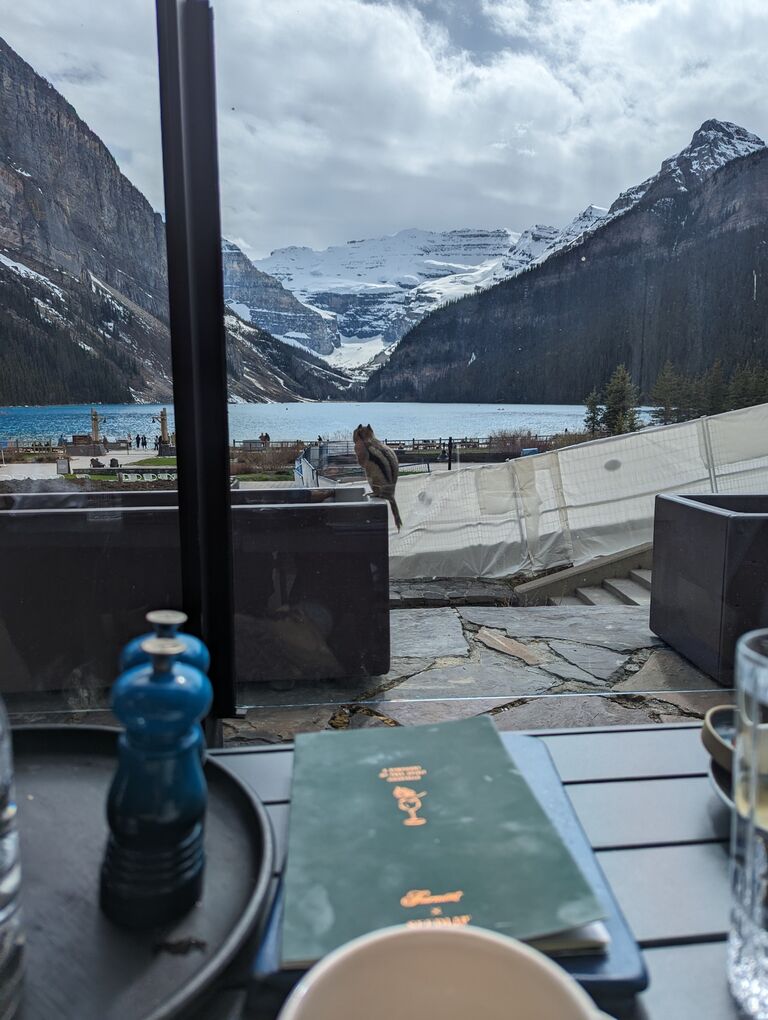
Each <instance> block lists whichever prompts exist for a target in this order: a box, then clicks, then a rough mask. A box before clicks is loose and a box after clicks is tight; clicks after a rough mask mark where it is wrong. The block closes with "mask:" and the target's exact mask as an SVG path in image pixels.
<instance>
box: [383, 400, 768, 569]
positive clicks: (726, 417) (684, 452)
mask: <svg viewBox="0 0 768 1020" xmlns="http://www.w3.org/2000/svg"><path fill="white" fill-rule="evenodd" d="M712 491H715V492H724V493H748V492H753V493H759V492H766V491H768V404H761V405H759V406H758V407H750V408H745V409H743V410H739V411H730V412H728V413H727V414H721V415H717V416H715V417H712V418H699V419H698V420H696V421H690V422H684V423H682V424H680V425H667V426H660V427H658V428H652V429H643V431H642V432H635V433H632V434H631V435H628V436H614V437H612V438H610V439H601V440H597V441H596V442H593V443H583V444H581V445H579V446H571V447H567V448H566V449H564V450H559V451H556V452H554V451H553V452H550V453H544V454H539V455H538V456H533V457H521V458H519V459H516V460H512V461H507V462H506V463H505V464H489V465H481V466H475V465H472V466H469V465H467V466H464V465H459V467H458V470H454V471H450V472H449V471H444V470H440V471H434V472H432V473H431V474H418V475H405V476H403V477H401V478H400V480H399V482H398V485H397V501H398V505H399V507H400V515H401V517H402V519H403V528H402V531H401V532H400V533H398V532H397V531H395V529H394V526H393V525H391V528H390V570H391V574H392V576H393V577H396V578H397V577H402V578H405V577H503V576H505V575H509V574H514V573H516V572H518V571H520V570H528V571H530V570H541V569H544V568H547V567H555V566H558V565H561V564H565V563H574V564H577V565H578V564H580V563H586V562H587V561H589V560H591V559H594V557H596V556H605V555H608V554H610V553H616V552H620V551H622V550H623V549H629V548H631V547H632V546H635V545H639V544H641V543H642V542H649V541H650V540H651V538H652V534H653V508H654V499H655V497H656V495H657V494H658V493H660V492H712Z"/></svg>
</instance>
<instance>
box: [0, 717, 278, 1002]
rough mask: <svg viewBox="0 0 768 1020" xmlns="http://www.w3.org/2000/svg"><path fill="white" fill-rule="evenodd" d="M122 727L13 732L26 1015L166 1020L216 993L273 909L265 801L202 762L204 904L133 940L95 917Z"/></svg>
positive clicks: (223, 771)
mask: <svg viewBox="0 0 768 1020" xmlns="http://www.w3.org/2000/svg"><path fill="white" fill-rule="evenodd" d="M119 732H120V731H119V730H116V729H109V728H106V727H81V726H22V727H18V728H16V729H14V730H13V751H14V763H15V772H16V799H17V802H18V805H19V832H20V837H21V864H22V896H23V899H22V907H23V912H24V918H25V928H26V934H27V946H26V961H25V962H26V966H25V990H24V999H23V1007H22V1010H21V1012H20V1014H19V1020H54V1018H55V1020H70V1018H71V1020H167V1018H171V1017H178V1016H179V1015H182V1014H183V1013H184V1012H185V1011H186V1010H187V1009H188V1008H189V1007H191V1006H192V1005H193V1004H194V1003H195V1002H196V1001H197V1000H198V999H199V998H200V996H201V995H202V994H203V993H204V992H205V991H207V990H208V989H210V987H211V985H212V983H213V981H214V979H215V978H216V977H217V976H218V975H219V974H220V973H221V971H222V970H223V969H224V968H225V967H226V965H227V964H228V963H229V962H230V961H231V960H232V959H233V957H234V956H235V954H236V953H237V951H238V950H239V949H240V948H241V947H242V946H243V944H244V943H245V941H246V940H247V939H248V936H249V935H250V934H251V933H252V932H253V930H254V928H255V926H256V924H257V922H258V921H259V919H260V918H261V916H262V914H263V912H264V910H265V908H266V907H267V905H268V889H269V882H270V876H271V874H272V868H273V863H274V845H273V837H272V831H271V827H270V823H269V819H268V818H267V814H266V811H265V810H264V807H263V806H262V804H261V802H260V801H259V799H258V797H257V796H256V795H255V794H254V793H253V792H251V791H250V790H249V789H248V788H247V787H246V786H245V785H244V784H243V783H241V782H240V780H239V779H237V778H236V777H235V776H234V775H233V774H232V773H231V772H230V771H229V770H228V769H227V768H226V767H225V766H224V765H223V764H222V763H220V762H218V761H215V760H213V759H210V758H209V760H208V761H207V762H206V765H205V775H206V779H207V781H208V813H207V817H206V830H205V852H206V872H205V889H204V893H203V897H202V899H201V901H200V902H199V903H198V904H197V906H196V907H194V908H193V910H192V911H190V913H189V914H187V916H186V917H184V918H182V919H181V920H180V921H177V922H175V923H173V924H171V925H169V926H166V927H164V928H163V929H158V930H156V931H150V932H142V933H138V934H137V933H135V932H129V931H125V930H123V929H121V928H118V927H117V926H115V925H113V924H112V923H111V922H110V921H109V920H108V919H107V918H106V917H105V916H104V915H103V914H102V913H101V911H100V910H99V906H98V899H99V870H100V867H101V859H102V854H103V851H104V846H105V842H106V839H107V832H108V830H107V821H106V798H107V792H108V790H109V785H110V782H111V780H112V776H113V775H114V771H115V766H116V760H117V759H116V749H117V737H118V735H119Z"/></svg>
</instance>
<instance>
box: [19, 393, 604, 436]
mask: <svg viewBox="0 0 768 1020" xmlns="http://www.w3.org/2000/svg"><path fill="white" fill-rule="evenodd" d="M164 407H165V408H166V409H167V411H168V424H169V429H170V430H171V431H173V428H174V416H173V405H172V404H170V403H167V404H97V403H93V404H53V405H36V406H32V405H30V406H26V407H19V406H6V407H0V445H3V444H5V445H7V443H8V442H9V441H13V440H15V439H20V440H32V441H38V442H39V441H43V442H44V441H52V442H54V443H55V442H57V441H58V439H59V437H60V436H64V437H65V438H71V436H72V435H74V434H84V433H90V431H91V409H92V408H93V409H95V410H97V411H98V413H99V419H100V432H101V434H102V435H105V436H106V437H107V438H108V439H112V440H113V439H120V438H125V437H126V436H127V435H129V434H130V435H131V436H135V435H136V434H137V433H138V434H140V435H146V436H147V441H148V443H151V442H152V440H153V438H154V436H155V435H157V434H158V432H159V423H158V422H157V421H155V420H154V419H157V418H159V415H160V412H161V410H162V409H163V408H164ZM584 415H585V408H584V407H583V406H582V405H580V404H507V405H502V404H495V403H472V404H453V403H447V402H446V403H423V402H411V401H375V402H363V401H339V400H333V401H331V400H322V401H291V402H290V403H281V404H278V403H269V404H241V403H237V404H229V405H228V417H229V432H230V439H231V440H232V441H234V442H241V441H243V440H248V439H258V437H259V436H260V435H261V434H262V433H263V432H267V433H269V435H270V438H271V439H273V440H280V441H294V440H300V441H302V442H312V441H314V440H316V439H317V437H318V436H322V437H323V438H324V439H347V438H351V435H352V432H353V430H354V429H355V427H356V426H357V425H358V424H360V423H362V424H367V423H368V422H370V424H371V425H372V426H373V428H374V430H375V432H376V434H377V435H378V436H379V437H380V438H382V439H388V440H393V441H397V440H402V441H405V440H412V439H443V440H446V439H447V438H448V437H449V436H453V437H454V438H462V437H470V436H471V437H473V438H475V437H477V438H486V437H487V436H489V435H491V434H493V433H495V432H526V431H530V432H531V433H533V434H534V435H540V436H548V435H554V434H557V433H560V432H564V431H565V430H566V429H568V431H569V432H575V431H580V430H581V429H582V428H583V423H584Z"/></svg>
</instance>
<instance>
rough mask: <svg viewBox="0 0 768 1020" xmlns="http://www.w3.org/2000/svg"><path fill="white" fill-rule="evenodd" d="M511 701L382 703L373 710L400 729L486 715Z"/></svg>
mask: <svg viewBox="0 0 768 1020" xmlns="http://www.w3.org/2000/svg"><path fill="white" fill-rule="evenodd" d="M508 700H509V699H508V698H469V699H460V698H453V699H448V700H445V701H426V700H422V701H402V702H398V701H379V702H376V703H373V704H371V706H370V707H371V708H372V709H375V710H376V711H377V712H380V713H381V714H382V715H385V716H387V717H388V718H389V719H394V721H395V722H396V723H398V725H400V726H423V725H427V724H429V723H439V722H451V721H452V720H454V719H469V718H471V717H472V716H475V715H483V714H484V713H485V712H490V711H492V710H493V709H494V708H500V707H501V706H502V705H506V704H507V702H508Z"/></svg>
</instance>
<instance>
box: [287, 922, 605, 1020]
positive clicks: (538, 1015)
mask: <svg viewBox="0 0 768 1020" xmlns="http://www.w3.org/2000/svg"><path fill="white" fill-rule="evenodd" d="M601 1015H602V1014H600V1013H599V1011H598V1010H597V1008H596V1007H595V1005H594V1003H593V1002H592V1000H591V999H590V998H589V996H588V995H587V993H586V992H585V991H584V990H583V989H582V988H581V986H580V985H578V984H577V983H576V982H575V981H574V980H573V978H572V977H570V975H568V974H567V973H566V972H565V971H564V970H563V969H562V968H561V967H558V965H557V964H555V963H553V962H552V961H551V960H550V959H548V958H547V957H546V956H544V955H543V954H542V953H539V952H538V951H537V950H535V949H531V948H530V946H526V945H525V944H524V943H522V942H518V941H516V940H515V939H511V938H507V936H505V935H499V934H497V933H495V932H492V931H486V930H485V929H483V928H474V927H471V926H467V927H461V928H448V927H445V928H443V927H439V928H408V927H405V926H402V927H395V928H382V929H380V930H378V931H374V932H371V933H370V934H369V935H363V936H362V937H360V938H357V939H353V940H352V941H351V942H348V943H346V945H343V946H340V947H339V948H338V949H336V950H334V951H333V952H332V953H329V955H328V956H326V957H324V958H323V959H322V960H321V961H320V962H319V963H317V964H316V965H315V966H314V967H313V968H312V969H311V970H310V971H308V972H307V974H306V975H305V976H304V977H303V978H302V979H301V981H300V982H299V984H298V985H297V986H296V987H295V988H294V990H293V992H292V993H291V995H290V997H289V998H288V1000H287V1001H286V1003H285V1005H284V1006H283V1009H282V1010H281V1012H280V1016H279V1018H278V1020H363V1018H364V1020H424V1018H425V1017H430V1016H434V1017H439V1018H440V1020H598V1018H599V1017H600V1016H601Z"/></svg>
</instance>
